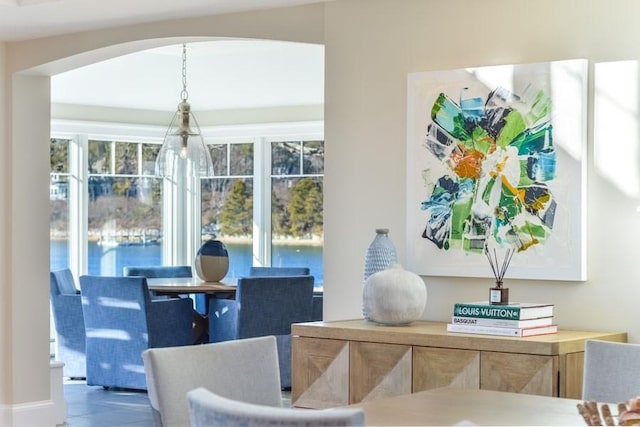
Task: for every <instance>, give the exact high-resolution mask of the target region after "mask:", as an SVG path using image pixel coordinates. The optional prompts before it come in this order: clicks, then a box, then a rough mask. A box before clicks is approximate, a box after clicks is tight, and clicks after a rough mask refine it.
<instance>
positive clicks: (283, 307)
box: [236, 276, 314, 338]
mask: <svg viewBox="0 0 640 427" xmlns="http://www.w3.org/2000/svg"><path fill="white" fill-rule="evenodd" d="M313 281H314V278H313V276H273V277H243V278H240V279H239V280H238V285H237V289H236V300H237V302H238V304H239V305H240V307H241V309H240V310H239V312H238V325H237V327H238V330H237V331H238V332H237V334H238V335H237V338H250V337H256V336H262V335H287V334H290V333H291V324H292V323H298V322H309V321H310V320H311V316H312V314H311V313H312V297H313Z"/></svg>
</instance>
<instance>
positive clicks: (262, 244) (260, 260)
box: [253, 138, 271, 266]
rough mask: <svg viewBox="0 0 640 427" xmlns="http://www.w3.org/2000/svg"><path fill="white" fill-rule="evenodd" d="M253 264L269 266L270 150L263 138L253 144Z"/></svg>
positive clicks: (268, 144) (267, 142) (257, 139)
mask: <svg viewBox="0 0 640 427" xmlns="http://www.w3.org/2000/svg"><path fill="white" fill-rule="evenodd" d="M253 150H254V168H253V175H254V176H253V182H254V185H253V219H254V221H253V264H254V265H258V266H270V265H271V150H270V143H269V141H268V140H266V139H265V138H256V139H255V142H254V148H253Z"/></svg>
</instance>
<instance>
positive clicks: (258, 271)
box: [249, 267, 311, 276]
mask: <svg viewBox="0 0 640 427" xmlns="http://www.w3.org/2000/svg"><path fill="white" fill-rule="evenodd" d="M310 274H311V270H310V269H309V267H251V268H249V276H308V275H310Z"/></svg>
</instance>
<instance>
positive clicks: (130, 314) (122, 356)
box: [80, 276, 193, 390]
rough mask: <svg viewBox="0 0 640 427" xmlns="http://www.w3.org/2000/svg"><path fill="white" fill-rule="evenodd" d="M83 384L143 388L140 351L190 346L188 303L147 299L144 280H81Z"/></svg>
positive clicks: (190, 330)
mask: <svg viewBox="0 0 640 427" xmlns="http://www.w3.org/2000/svg"><path fill="white" fill-rule="evenodd" d="M80 286H81V288H82V309H83V314H84V324H85V330H86V349H87V385H100V386H103V387H107V388H108V387H120V388H131V389H141V390H145V389H146V388H147V382H146V378H145V374H144V365H143V362H142V352H143V351H144V350H146V349H148V348H155V347H171V346H181V345H189V344H191V343H192V340H193V336H192V320H193V301H192V300H191V299H188V298H187V299H166V300H153V301H152V300H151V296H150V294H149V288H148V287H147V279H146V277H141V276H133V277H103V276H81V277H80Z"/></svg>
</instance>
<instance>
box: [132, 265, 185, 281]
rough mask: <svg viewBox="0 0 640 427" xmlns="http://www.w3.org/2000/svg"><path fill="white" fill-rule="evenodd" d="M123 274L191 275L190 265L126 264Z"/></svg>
mask: <svg viewBox="0 0 640 427" xmlns="http://www.w3.org/2000/svg"><path fill="white" fill-rule="evenodd" d="M123 275H124V276H144V277H147V278H159V277H193V273H192V271H191V266H189V265H176V266H127V267H124V268H123Z"/></svg>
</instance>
